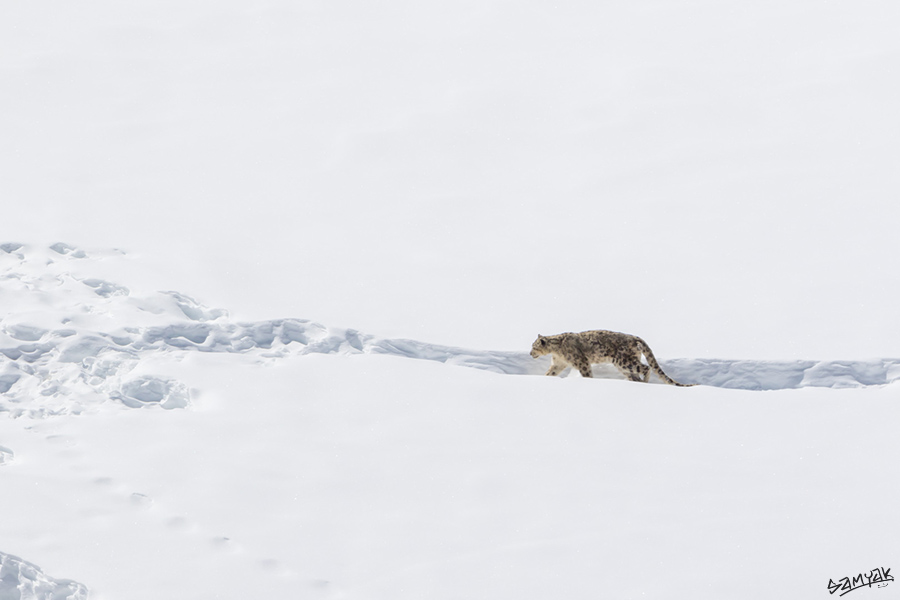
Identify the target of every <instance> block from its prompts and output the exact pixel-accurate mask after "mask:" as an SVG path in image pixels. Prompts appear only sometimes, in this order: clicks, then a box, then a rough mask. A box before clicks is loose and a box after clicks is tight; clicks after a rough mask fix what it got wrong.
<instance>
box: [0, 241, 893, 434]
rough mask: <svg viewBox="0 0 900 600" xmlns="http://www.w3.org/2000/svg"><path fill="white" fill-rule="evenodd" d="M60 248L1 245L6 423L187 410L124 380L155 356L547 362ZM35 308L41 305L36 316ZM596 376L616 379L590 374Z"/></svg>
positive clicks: (671, 369) (826, 374)
mask: <svg viewBox="0 0 900 600" xmlns="http://www.w3.org/2000/svg"><path fill="white" fill-rule="evenodd" d="M110 256H117V257H120V258H121V257H122V256H123V253H121V252H119V251H110V252H105V253H104V252H100V251H91V252H90V253H88V252H86V251H84V250H82V249H78V248H75V247H73V246H69V245H67V244H64V243H58V244H54V245H53V246H51V247H49V248H36V247H29V246H24V245H22V244H16V243H6V244H0V284H2V288H0V290H2V293H3V301H4V308H5V309H6V310H7V312H6V313H5V315H4V316H3V317H2V318H0V412H7V413H9V414H10V415H12V416H22V415H27V416H32V417H41V416H50V415H54V414H66V413H70V414H77V413H80V412H83V411H86V410H88V411H89V410H93V407H95V406H96V405H98V404H100V403H103V402H108V401H110V400H114V401H117V402H119V403H121V404H123V405H125V406H128V407H131V408H148V407H149V408H154V407H160V408H163V409H174V408H184V407H186V406H188V405H189V404H190V393H189V391H188V389H187V387H186V386H185V385H184V384H182V383H181V382H178V381H174V380H171V379H166V378H162V377H155V376H153V375H149V374H143V375H141V376H140V377H133V376H131V375H130V373H131V371H132V370H133V369H134V368H135V367H136V366H137V365H138V364H139V363H140V361H141V360H142V359H143V358H145V357H147V356H149V355H150V354H153V353H173V352H186V351H187V352H222V353H241V354H253V355H255V356H257V357H258V359H259V360H261V361H263V360H265V361H268V360H275V359H279V358H284V357H288V356H297V355H305V354H312V353H324V354H387V355H393V356H401V357H406V358H416V359H421V360H432V361H437V362H443V363H446V364H451V365H457V366H464V367H471V368H476V369H482V370H487V371H492V372H495V373H502V374H508V375H542V374H543V373H544V372H545V371H546V369H547V364H546V362H547V360H546V359H544V360H534V359H532V358H531V356H530V355H529V354H528V353H527V352H526V351H523V352H499V351H480V350H467V349H464V348H456V347H451V346H441V345H437V344H428V343H425V342H419V341H414V340H403V339H381V338H376V337H374V336H371V335H366V334H364V333H361V332H359V331H356V330H354V329H339V328H329V327H326V326H324V325H321V324H319V323H314V322H312V321H309V320H305V319H290V318H288V319H273V320H267V321H257V322H249V323H248V322H240V321H234V320H232V319H230V318H229V316H228V313H227V311H225V310H223V309H217V308H210V307H207V306H204V305H203V304H201V303H200V302H197V301H196V300H194V299H193V298H191V297H190V296H187V295H185V294H182V293H179V292H172V291H168V292H157V293H153V294H144V295H141V294H134V293H132V292H131V291H130V290H129V289H128V288H126V287H125V286H122V285H119V284H116V283H113V282H109V281H107V280H105V279H100V278H94V277H86V278H84V277H78V276H76V275H75V274H74V272H73V269H75V265H77V266H78V269H79V270H81V271H83V270H84V269H85V268H86V267H88V268H89V267H90V265H91V264H92V262H91V261H92V259H93V258H94V257H96V258H98V259H100V258H109V257H110ZM35 306H39V307H42V309H41V311H39V312H36V311H35V310H34V307H35ZM660 363H661V364H662V366H663V368H664V369H665V370H666V372H667V373H669V374H670V375H671V376H672V377H674V378H676V379H678V380H681V381H685V382H689V383H699V384H703V385H709V386H716V387H727V388H740V389H749V390H774V389H789V388H797V387H807V386H818V387H859V386H869V385H884V384H888V383H891V382H893V381H896V380H898V379H900V360H896V359H876V360H870V361H740V360H710V359H670V360H661V361H660ZM595 376H597V377H599V378H619V375H618V373H613V372H611V371H609V370H605V369H604V368H603V367H602V366H601V367H597V368H595Z"/></svg>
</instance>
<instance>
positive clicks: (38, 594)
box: [0, 552, 88, 600]
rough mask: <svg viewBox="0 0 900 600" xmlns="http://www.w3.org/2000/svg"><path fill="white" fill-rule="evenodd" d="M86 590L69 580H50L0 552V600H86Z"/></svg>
mask: <svg viewBox="0 0 900 600" xmlns="http://www.w3.org/2000/svg"><path fill="white" fill-rule="evenodd" d="M87 597H88V591H87V588H86V587H84V586H83V585H81V584H80V583H78V582H76V581H71V580H69V579H54V578H53V577H49V576H48V575H46V574H44V572H43V571H41V569H40V568H39V567H38V566H36V565H33V564H31V563H29V562H26V561H24V560H22V559H21V558H19V557H17V556H12V555H11V554H6V553H4V552H0V599H2V600H87Z"/></svg>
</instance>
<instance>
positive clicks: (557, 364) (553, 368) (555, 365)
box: [547, 354, 569, 377]
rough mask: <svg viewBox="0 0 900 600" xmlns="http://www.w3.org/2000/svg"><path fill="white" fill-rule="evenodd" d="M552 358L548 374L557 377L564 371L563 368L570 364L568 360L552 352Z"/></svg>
mask: <svg viewBox="0 0 900 600" xmlns="http://www.w3.org/2000/svg"><path fill="white" fill-rule="evenodd" d="M551 358H552V360H551V362H550V370H549V371H547V375H549V376H551V377H556V376H557V375H559V374H560V373H562V372H563V369H565V368H566V367H568V366H569V365H568V363H567V362H566V361H564V360H563V359H561V358H559V357H558V356H556V355H555V354H552V355H551Z"/></svg>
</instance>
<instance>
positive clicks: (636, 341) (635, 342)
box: [531, 330, 694, 387]
mask: <svg viewBox="0 0 900 600" xmlns="http://www.w3.org/2000/svg"><path fill="white" fill-rule="evenodd" d="M546 354H550V355H551V356H552V358H553V360H552V362H551V363H550V370H549V371H547V375H559V374H560V373H561V372H562V370H563V369H565V368H566V367H567V366H569V365H572V367H573V368H575V369H578V372H579V373H581V375H582V377H593V374H592V373H591V365H592V364H598V363H612V364H613V366H615V367H616V368H617V369H619V371H621V372H622V374H623V375H625V377H627V378H628V379H630V380H631V381H643V382H647V381H650V370H651V369H652V370H653V372H654V373H656V374H657V375H658V376H659V378H660V379H662V380H663V381H665V382H666V383H668V384H671V385H677V386H682V387H687V386H689V385H694V384H689V383H679V382H677V381H675V380H674V379H672V378H671V377H669V376H668V375H666V374H665V373H664V372H663V370H662V368H660V366H659V363H658V362H656V357H655V356H653V352H652V351H651V350H650V346H648V345H647V342H645V341H644V340H642V339H641V338H639V337H637V336H634V335H628V334H627V333H618V332H615V331H602V330H600V331H582V332H581V333H561V334H559V335H548V336H543V335H538V337H537V339H536V340H535V341H534V344H533V345H532V346H531V356H532V357H533V358H538V357H539V356H544V355H546ZM642 354H643V355H644V357H645V358H646V359H647V364H644V363H642V362H641V355H642Z"/></svg>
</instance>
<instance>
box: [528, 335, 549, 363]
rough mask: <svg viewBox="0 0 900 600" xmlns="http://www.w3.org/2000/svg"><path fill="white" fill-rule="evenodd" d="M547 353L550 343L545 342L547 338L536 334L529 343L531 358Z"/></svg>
mask: <svg viewBox="0 0 900 600" xmlns="http://www.w3.org/2000/svg"><path fill="white" fill-rule="evenodd" d="M549 353H550V344H549V342H547V338H545V337H544V336H542V335H540V334H538V336H537V339H536V340H534V343H533V344H532V345H531V358H537V357H538V356H544V355H545V354H549Z"/></svg>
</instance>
